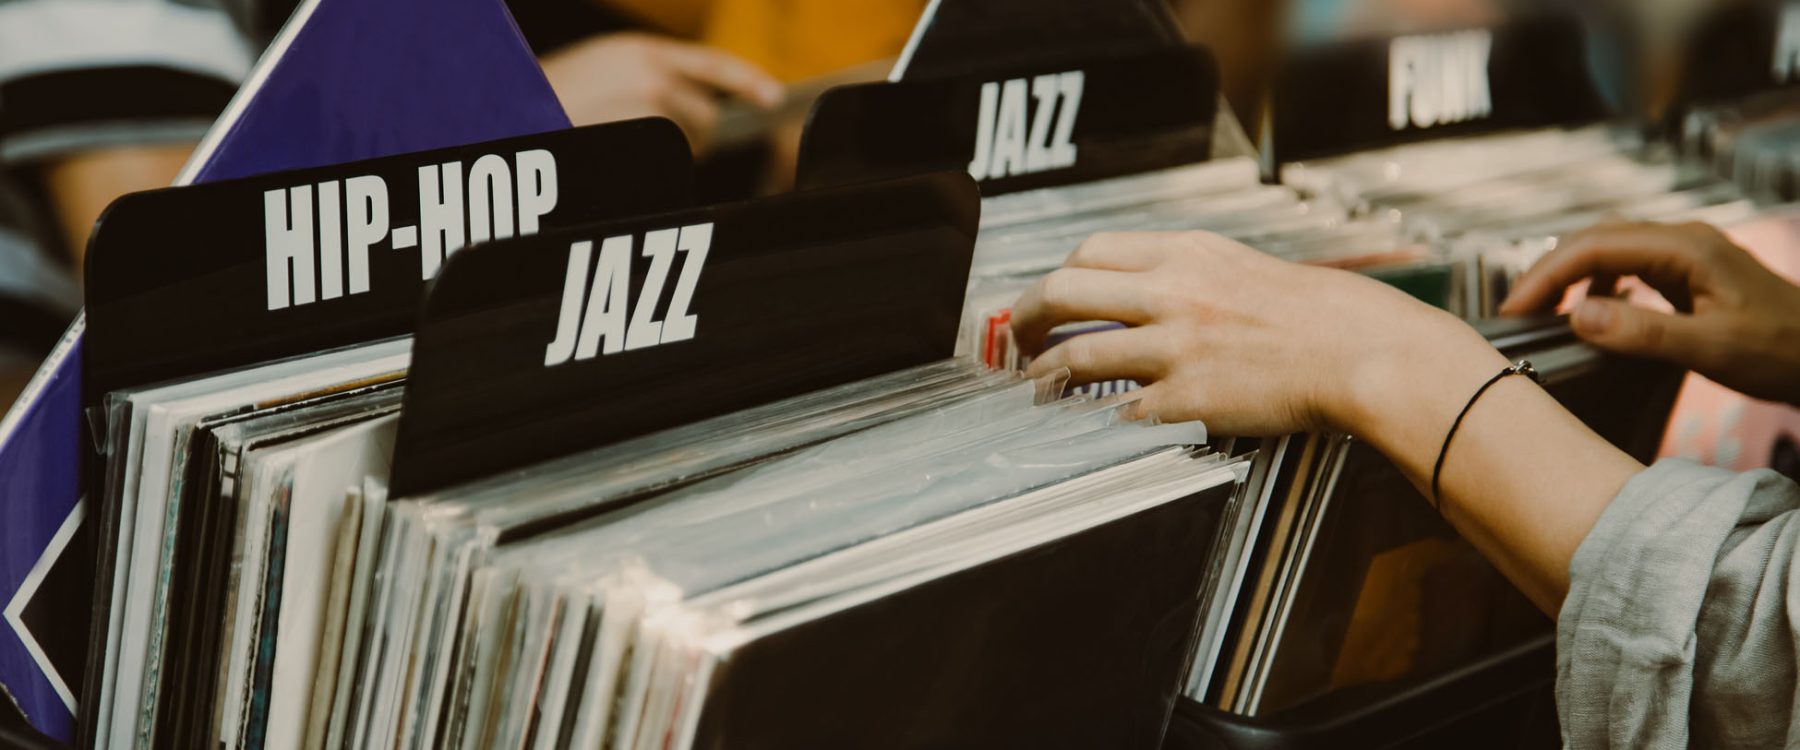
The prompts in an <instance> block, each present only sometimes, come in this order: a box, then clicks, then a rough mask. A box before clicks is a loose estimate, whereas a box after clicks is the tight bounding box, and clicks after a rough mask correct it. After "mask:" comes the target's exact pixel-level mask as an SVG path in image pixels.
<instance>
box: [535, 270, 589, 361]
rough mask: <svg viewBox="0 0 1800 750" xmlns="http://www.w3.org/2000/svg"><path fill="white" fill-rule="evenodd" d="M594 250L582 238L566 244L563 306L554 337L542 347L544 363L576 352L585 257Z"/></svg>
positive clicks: (583, 298)
mask: <svg viewBox="0 0 1800 750" xmlns="http://www.w3.org/2000/svg"><path fill="white" fill-rule="evenodd" d="M593 254H594V243H592V242H588V241H586V240H583V241H581V242H576V243H573V244H571V245H569V270H568V274H567V275H566V276H564V277H563V291H562V309H561V311H560V312H559V313H557V316H556V338H554V339H552V340H551V341H550V345H549V346H546V347H544V366H545V367H555V366H557V365H560V364H562V363H564V362H567V361H569V358H570V357H571V356H574V354H575V338H576V336H577V332H576V329H578V328H580V321H581V305H582V303H583V302H586V301H587V284H586V283H585V282H586V281H587V269H588V258H589V257H590V256H592V255H593Z"/></svg>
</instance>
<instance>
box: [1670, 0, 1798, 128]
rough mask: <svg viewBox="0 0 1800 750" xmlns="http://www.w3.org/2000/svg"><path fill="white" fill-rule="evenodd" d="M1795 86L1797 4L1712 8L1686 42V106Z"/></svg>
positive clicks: (1737, 5)
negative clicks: (1690, 38) (1687, 46)
mask: <svg viewBox="0 0 1800 750" xmlns="http://www.w3.org/2000/svg"><path fill="white" fill-rule="evenodd" d="M1795 84H1800V3H1793V2H1772V1H1771V2H1740V3H1732V4H1728V5H1724V6H1722V7H1720V8H1718V9H1717V10H1715V11H1713V12H1712V14H1711V15H1710V16H1708V17H1707V19H1706V20H1705V21H1703V22H1701V24H1700V25H1699V26H1698V27H1697V28H1696V30H1695V33H1694V37H1693V39H1692V40H1690V42H1689V49H1688V72H1687V81H1686V82H1685V90H1686V96H1685V99H1686V100H1687V103H1688V104H1706V103H1711V102H1719V101H1727V100H1731V99H1741V98H1743V97H1747V96H1752V95H1755V94H1759V93H1763V92H1767V91H1772V90H1775V89H1781V88H1786V87H1789V86H1793V85H1795Z"/></svg>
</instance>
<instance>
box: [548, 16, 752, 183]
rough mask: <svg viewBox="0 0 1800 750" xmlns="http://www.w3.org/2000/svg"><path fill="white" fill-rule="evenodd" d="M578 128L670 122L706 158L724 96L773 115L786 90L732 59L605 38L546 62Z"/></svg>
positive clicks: (626, 37)
mask: <svg viewBox="0 0 1800 750" xmlns="http://www.w3.org/2000/svg"><path fill="white" fill-rule="evenodd" d="M543 65H544V74H545V75H546V76H547V77H549V79H550V85H551V87H552V88H554V89H556V96H557V98H559V99H561V100H562V103H563V108H564V109H565V110H567V111H568V113H569V119H570V120H571V121H573V122H574V123H575V124H576V125H591V124H594V123H598V122H612V121H615V120H628V119H632V118H636V117H667V118H669V119H670V120H674V121H675V124H677V125H680V126H681V130H682V132H684V133H686V134H687V137H688V143H689V145H690V146H691V147H692V148H693V150H694V153H697V154H698V153H704V152H705V151H706V150H707V149H708V148H709V147H710V146H711V145H712V140H713V133H714V132H715V130H716V129H717V128H718V125H719V97H720V95H729V96H734V97H737V98H739V99H743V100H744V101H747V102H750V103H751V104H754V105H757V106H760V107H764V108H768V109H772V108H774V107H776V106H777V105H779V104H780V103H781V100H782V97H783V96H784V93H783V89H782V86H781V83H780V82H779V81H777V80H775V79H774V78H773V77H771V76H770V75H769V74H768V73H765V72H763V71H762V70H761V69H759V68H757V67H756V66H754V65H751V64H750V63H748V62H745V61H744V60H741V59H739V58H737V57H735V56H733V55H731V54H729V53H726V52H722V51H720V50H716V49H712V48H710V47H706V46H704V45H699V44H693V43H689V42H684V41H680V40H676V39H670V38H667V37H660V36H654V35H650V34H637V33H620V34H609V35H606V36H598V37H594V38H592V39H589V40H586V41H584V42H581V43H579V44H576V45H574V46H572V47H570V48H568V49H565V50H561V51H558V52H554V53H552V54H550V55H548V56H546V57H545V58H544V60H543Z"/></svg>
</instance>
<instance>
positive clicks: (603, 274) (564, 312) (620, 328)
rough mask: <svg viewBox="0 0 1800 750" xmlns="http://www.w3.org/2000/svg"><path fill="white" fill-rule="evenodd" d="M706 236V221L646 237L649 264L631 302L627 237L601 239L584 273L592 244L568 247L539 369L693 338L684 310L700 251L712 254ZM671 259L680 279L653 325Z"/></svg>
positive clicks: (701, 264) (696, 278)
mask: <svg viewBox="0 0 1800 750" xmlns="http://www.w3.org/2000/svg"><path fill="white" fill-rule="evenodd" d="M712 234H713V225H712V224H694V225H691V226H686V227H680V228H678V229H661V230H657V231H653V232H648V233H646V234H645V235H644V244H643V256H644V257H645V258H649V259H650V267H649V268H648V269H647V271H646V273H645V276H644V285H643V288H642V289H640V290H638V292H637V303H636V304H635V305H633V304H632V302H631V257H632V249H633V242H632V240H633V237H632V236H631V235H624V236H619V237H608V238H606V239H605V240H603V241H602V242H601V243H600V260H599V262H598V264H597V265H595V267H594V271H593V274H592V275H591V276H590V275H589V274H588V259H589V257H590V256H591V255H592V252H593V251H592V243H590V242H577V243H574V244H572V245H571V246H570V247H569V263H568V268H567V270H566V271H565V272H564V274H565V275H564V276H563V290H562V303H561V307H560V308H559V310H558V313H557V319H556V333H555V336H554V337H553V338H552V339H551V340H550V343H549V345H547V346H545V347H544V366H545V367H555V366H557V365H560V364H563V363H566V362H569V361H570V360H574V361H582V360H588V359H593V358H594V357H595V356H596V355H599V354H617V353H619V352H621V351H633V350H638V349H644V348H648V347H652V346H657V345H660V344H672V343H676V342H679V341H687V340H689V339H692V338H694V335H695V331H697V330H698V329H699V325H700V320H699V316H698V315H695V314H693V313H691V312H689V308H690V307H692V304H693V300H694V293H695V290H696V289H697V288H698V287H699V285H700V274H701V272H702V270H703V269H704V268H705V266H706V257H707V253H708V252H709V251H710V250H711V249H712ZM678 255H679V256H680V258H681V260H680V266H681V269H680V274H679V276H677V277H676V280H675V289H674V292H673V293H672V294H671V296H670V298H669V308H668V314H667V315H666V316H665V318H666V320H662V321H659V320H657V318H656V310H657V306H658V303H659V302H661V301H662V291H663V287H664V286H667V285H668V281H669V277H670V274H671V272H672V270H673V266H675V265H676V258H677V256H678ZM584 309H585V312H584ZM627 312H629V313H630V317H629V318H627V315H626V313H627Z"/></svg>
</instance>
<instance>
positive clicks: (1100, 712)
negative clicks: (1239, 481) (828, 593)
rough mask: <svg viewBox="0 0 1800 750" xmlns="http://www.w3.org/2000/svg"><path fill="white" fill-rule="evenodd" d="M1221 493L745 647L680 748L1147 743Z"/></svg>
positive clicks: (1184, 634) (1172, 671)
mask: <svg viewBox="0 0 1800 750" xmlns="http://www.w3.org/2000/svg"><path fill="white" fill-rule="evenodd" d="M1231 492H1232V488H1231V487H1230V486H1223V487H1216V488H1213V489H1211V490H1204V491H1201V492H1198V493H1196V494H1194V495H1192V496H1189V497H1188V498H1184V499H1183V500H1179V501H1176V502H1173V503H1169V504H1167V505H1164V506H1161V507H1158V508H1155V509H1153V510H1149V511H1145V512H1142V513H1140V514H1137V515H1134V516H1131V517H1129V518H1127V519H1124V520H1121V521H1118V522H1115V523H1112V524H1108V525H1105V526H1101V527H1099V528H1096V529H1092V530H1089V531H1086V532H1082V533H1079V534H1076V535H1073V536H1070V537H1068V538H1065V539H1061V540H1058V541H1055V542H1051V543H1048V544H1044V545H1042V546H1039V547H1036V548H1033V549H1031V550H1029V551H1027V552H1023V553H1018V554H1014V555H1010V556H1008V557H1006V558H1003V559H1000V560H996V561H993V562H990V563H987V564H983V565H980V566H978V567H975V568H971V569H969V570H966V571H962V572H959V573H956V574H953V575H949V576H947V577H945V578H942V579H939V580H935V581H930V582H927V583H923V584H920V585H918V586H916V587H913V588H910V589H908V590H905V591H901V592H896V593H894V594H891V595H888V596H884V597H882V598H879V599H875V600H873V601H869V602H867V603H864V604H861V605H859V606H855V607H851V608H848V609H845V610H842V611H839V612H836V613H833V614H830V615H827V616H822V617H820V618H819V619H816V620H812V621H808V622H804V623H800V624H796V625H794V626H793V627H790V628H787V629H784V630H782V631H780V632H776V633H772V634H770V635H767V636H764V637H762V638H758V639H756V640H754V641H751V642H749V643H747V644H744V645H743V646H742V647H739V648H737V649H735V650H733V651H732V652H731V653H730V654H729V655H728V656H726V657H725V658H724V659H723V660H722V662H721V664H720V666H719V667H718V668H717V671H715V672H714V673H713V675H712V683H711V690H710V695H709V696H708V698H707V701H706V708H705V712H704V713H703V714H702V715H701V717H700V718H699V723H698V727H697V732H696V738H695V742H694V743H693V744H692V747H696V748H725V747H730V748H761V747H769V748H774V747H827V746H851V745H854V746H858V747H918V746H929V747H970V748H976V747H1004V746H1013V745H1020V744H1023V745H1029V746H1035V747H1052V746H1080V747H1155V746H1156V745H1157V744H1159V743H1160V742H1161V736H1162V731H1163V728H1164V723H1165V722H1166V720H1167V712H1168V709H1169V708H1170V706H1171V705H1172V702H1173V700H1174V697H1175V693H1176V690H1177V686H1178V684H1179V682H1180V679H1181V672H1182V671H1183V670H1184V667H1185V665H1183V664H1182V663H1181V662H1182V656H1184V655H1185V654H1186V653H1187V652H1186V647H1187V646H1188V643H1187V642H1186V641H1187V639H1188V638H1189V637H1191V630H1192V625H1193V622H1194V619H1195V616H1196V614H1197V609H1198V605H1199V602H1198V600H1197V596H1196V594H1197V592H1198V591H1199V589H1200V586H1201V582H1202V579H1203V577H1204V575H1205V568H1206V563H1207V560H1208V554H1207V553H1208V552H1209V551H1210V548H1211V545H1212V542H1213V541H1214V538H1215V535H1216V532H1217V523H1218V521H1219V516H1220V514H1221V512H1222V511H1223V506H1224V503H1225V502H1226V501H1227V500H1228V499H1229V498H1230V496H1231ZM996 591H1005V592H1007V594H1006V596H1005V597H1000V598H996V597H993V596H992V593H993V592H996ZM870 675H880V678H879V679H877V680H870V679H869V676H870Z"/></svg>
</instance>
